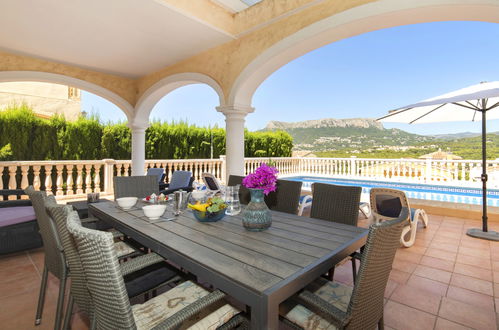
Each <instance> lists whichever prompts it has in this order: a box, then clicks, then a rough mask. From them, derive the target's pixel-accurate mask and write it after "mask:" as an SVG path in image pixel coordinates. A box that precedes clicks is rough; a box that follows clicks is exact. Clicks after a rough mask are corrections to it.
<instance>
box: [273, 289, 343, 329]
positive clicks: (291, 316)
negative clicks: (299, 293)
mask: <svg viewBox="0 0 499 330" xmlns="http://www.w3.org/2000/svg"><path fill="white" fill-rule="evenodd" d="M307 289H308V290H309V291H311V292H312V293H314V294H316V295H318V296H319V297H321V298H322V299H324V300H325V301H327V302H329V303H330V304H332V305H334V306H335V307H336V308H338V309H340V310H342V311H344V312H346V311H347V309H348V304H349V303H350V297H351V295H352V290H353V288H352V287H349V286H346V285H343V284H340V283H337V282H327V283H326V284H324V285H322V286H321V285H317V284H316V283H312V284H311V285H309V286H308V287H307ZM281 315H283V316H284V317H285V318H286V319H288V320H289V321H291V322H293V323H294V324H297V325H299V326H300V327H302V328H304V329H314V330H326V329H327V330H332V329H336V327H335V326H334V325H332V324H331V323H329V322H328V321H327V320H325V319H323V318H322V317H320V316H319V315H317V314H315V313H314V312H312V311H311V310H309V309H308V308H306V307H305V306H303V305H294V304H293V302H291V301H286V302H284V303H283V304H282V306H281Z"/></svg>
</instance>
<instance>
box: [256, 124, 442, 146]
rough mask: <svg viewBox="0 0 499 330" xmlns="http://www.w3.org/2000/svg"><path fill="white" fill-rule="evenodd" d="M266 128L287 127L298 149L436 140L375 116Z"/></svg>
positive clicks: (285, 128)
mask: <svg viewBox="0 0 499 330" xmlns="http://www.w3.org/2000/svg"><path fill="white" fill-rule="evenodd" d="M264 130H266V131H269V130H270V131H273V130H284V131H286V132H288V133H289V134H290V135H291V136H292V137H293V141H294V148H295V149H296V150H310V151H326V150H328V151H331V150H341V149H345V148H350V149H351V148H354V149H355V148H359V149H366V148H376V147H384V146H392V147H395V146H412V145H416V144H420V143H423V142H430V141H433V140H435V137H432V136H424V135H418V134H412V133H408V132H406V131H403V130H400V129H396V128H390V129H387V128H384V127H383V125H382V124H381V123H380V122H377V121H376V120H374V119H371V118H352V119H334V118H327V119H318V120H307V121H301V122H294V123H288V122H282V121H270V122H269V123H268V124H267V126H266V127H265V128H264Z"/></svg>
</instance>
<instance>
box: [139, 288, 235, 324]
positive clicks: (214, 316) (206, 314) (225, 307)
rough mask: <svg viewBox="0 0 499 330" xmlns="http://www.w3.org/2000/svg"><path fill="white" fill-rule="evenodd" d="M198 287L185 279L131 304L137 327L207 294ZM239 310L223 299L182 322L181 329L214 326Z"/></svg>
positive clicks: (165, 317)
mask: <svg viewBox="0 0 499 330" xmlns="http://www.w3.org/2000/svg"><path fill="white" fill-rule="evenodd" d="M208 294H209V292H208V291H207V290H205V289H203V288H202V287H200V286H198V285H196V284H194V283H193V282H190V281H187V282H184V283H181V284H179V285H178V286H176V287H174V288H173V289H171V290H169V291H167V292H165V293H163V294H161V295H159V296H157V297H155V298H153V299H151V300H148V301H147V302H145V303H144V304H140V305H134V306H132V313H133V317H134V318H135V323H136V325H137V329H138V330H145V329H151V328H153V327H155V326H157V325H158V324H160V323H161V322H162V321H164V320H166V319H167V318H168V317H170V316H172V315H173V314H175V313H176V312H178V311H180V310H181V309H183V308H184V307H186V306H188V305H190V304H192V303H193V302H195V301H196V300H198V299H200V298H202V297H204V296H206V295H208ZM238 313H239V310H237V309H236V308H234V307H232V306H231V305H229V304H226V303H225V302H224V301H223V300H222V301H220V302H219V303H218V304H214V305H212V306H210V307H209V308H207V309H206V310H205V311H203V313H201V315H197V316H194V317H193V318H191V319H190V320H188V321H186V322H184V323H183V324H182V326H181V329H193V330H204V329H216V328H217V327H219V326H220V325H222V324H224V323H225V322H227V321H228V320H230V319H231V318H232V317H233V316H234V315H236V314H238Z"/></svg>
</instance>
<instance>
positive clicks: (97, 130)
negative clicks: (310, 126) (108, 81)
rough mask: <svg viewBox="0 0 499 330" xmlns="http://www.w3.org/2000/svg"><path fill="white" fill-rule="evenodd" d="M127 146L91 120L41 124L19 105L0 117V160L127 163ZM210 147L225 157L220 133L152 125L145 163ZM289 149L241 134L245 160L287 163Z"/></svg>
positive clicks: (283, 136) (122, 133)
mask: <svg viewBox="0 0 499 330" xmlns="http://www.w3.org/2000/svg"><path fill="white" fill-rule="evenodd" d="M131 140H132V138H131V131H130V128H128V126H127V125H126V123H117V124H110V123H108V124H102V123H100V122H99V119H98V118H97V117H94V116H92V117H90V118H85V117H81V118H79V119H78V120H76V121H74V122H70V121H66V120H65V119H64V117H62V116H54V117H52V118H50V119H42V118H38V117H36V116H35V115H34V113H33V112H32V110H31V109H30V108H29V107H28V106H27V105H24V104H23V105H20V106H10V107H9V108H8V109H6V110H4V111H0V148H2V149H1V150H2V151H1V152H0V156H1V157H3V158H7V157H8V158H9V159H15V160H73V159H74V160H94V159H103V158H113V159H130V157H131ZM212 144H213V157H214V158H218V157H219V156H220V155H224V154H225V130H224V129H222V128H218V127H215V128H206V127H197V126H195V125H190V124H188V123H186V122H179V123H175V122H171V123H161V122H158V121H155V122H152V123H151V126H150V127H149V128H148V129H147V130H146V147H145V151H146V158H147V159H184V158H185V159H195V158H210V153H211V145H212ZM7 145H10V147H7ZM292 147H293V140H292V138H291V136H290V135H289V134H288V133H286V132H282V131H277V132H249V131H245V156H246V157H289V156H291V149H292ZM4 148H10V149H5V150H4Z"/></svg>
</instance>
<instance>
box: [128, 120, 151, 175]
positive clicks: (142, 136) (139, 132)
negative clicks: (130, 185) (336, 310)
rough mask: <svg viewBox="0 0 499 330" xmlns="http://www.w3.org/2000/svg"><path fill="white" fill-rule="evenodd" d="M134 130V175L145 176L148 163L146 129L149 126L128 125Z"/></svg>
mask: <svg viewBox="0 0 499 330" xmlns="http://www.w3.org/2000/svg"><path fill="white" fill-rule="evenodd" d="M128 126H129V127H130V128H131V130H132V175H144V165H145V161H146V129H147V127H148V126H149V124H142V125H135V124H129V125H128Z"/></svg>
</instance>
